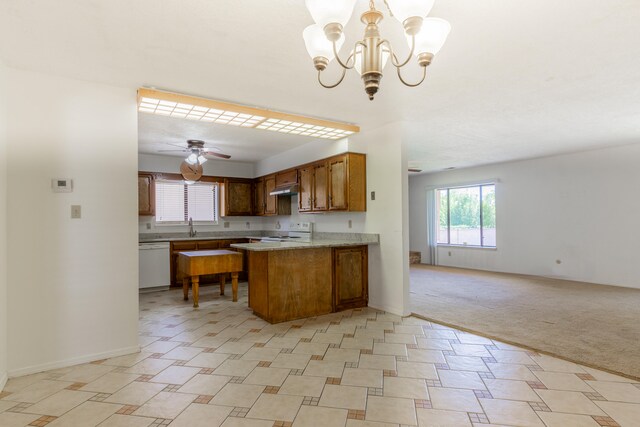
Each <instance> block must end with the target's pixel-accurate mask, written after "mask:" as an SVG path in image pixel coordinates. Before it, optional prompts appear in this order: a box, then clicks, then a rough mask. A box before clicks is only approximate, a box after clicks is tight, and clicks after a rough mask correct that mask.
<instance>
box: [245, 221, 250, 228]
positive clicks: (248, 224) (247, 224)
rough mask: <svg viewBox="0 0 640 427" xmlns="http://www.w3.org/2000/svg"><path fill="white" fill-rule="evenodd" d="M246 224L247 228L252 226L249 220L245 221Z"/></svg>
mask: <svg viewBox="0 0 640 427" xmlns="http://www.w3.org/2000/svg"><path fill="white" fill-rule="evenodd" d="M245 225H246V226H247V230H248V229H250V228H251V223H250V222H249V221H247V222H245Z"/></svg>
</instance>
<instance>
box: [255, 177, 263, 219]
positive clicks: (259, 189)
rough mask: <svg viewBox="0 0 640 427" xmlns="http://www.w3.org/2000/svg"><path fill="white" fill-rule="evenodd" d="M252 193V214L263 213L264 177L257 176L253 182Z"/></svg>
mask: <svg viewBox="0 0 640 427" xmlns="http://www.w3.org/2000/svg"><path fill="white" fill-rule="evenodd" d="M254 194H255V198H254V200H255V202H254V204H253V208H254V214H255V215H264V179H262V178H259V179H257V180H256V182H255V183H254Z"/></svg>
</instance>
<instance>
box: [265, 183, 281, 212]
mask: <svg viewBox="0 0 640 427" xmlns="http://www.w3.org/2000/svg"><path fill="white" fill-rule="evenodd" d="M274 188H276V176H275V175H269V176H266V177H265V178H264V198H265V208H264V214H265V215H276V214H277V213H278V196H271V195H269V193H271V192H272V191H273V189H274Z"/></svg>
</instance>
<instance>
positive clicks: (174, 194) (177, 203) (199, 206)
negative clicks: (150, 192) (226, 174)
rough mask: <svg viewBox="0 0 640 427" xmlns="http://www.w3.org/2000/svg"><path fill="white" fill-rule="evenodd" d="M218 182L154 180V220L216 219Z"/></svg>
mask: <svg viewBox="0 0 640 427" xmlns="http://www.w3.org/2000/svg"><path fill="white" fill-rule="evenodd" d="M218 200H219V199H218V184H217V183H209V182H198V183H195V184H191V185H185V184H184V182H183V181H161V180H159V181H156V222H169V223H186V222H187V221H188V220H189V218H192V219H193V221H197V222H216V221H218Z"/></svg>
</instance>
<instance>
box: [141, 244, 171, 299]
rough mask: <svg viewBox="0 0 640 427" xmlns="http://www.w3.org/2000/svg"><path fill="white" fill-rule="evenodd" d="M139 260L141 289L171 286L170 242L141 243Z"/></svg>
mask: <svg viewBox="0 0 640 427" xmlns="http://www.w3.org/2000/svg"><path fill="white" fill-rule="evenodd" d="M138 259H139V263H140V265H139V267H140V277H139V282H138V283H139V287H140V289H144V288H156V287H160V286H166V287H168V286H169V285H170V281H171V278H170V276H171V273H170V272H169V263H170V259H169V242H155V243H140V244H139V245H138Z"/></svg>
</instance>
